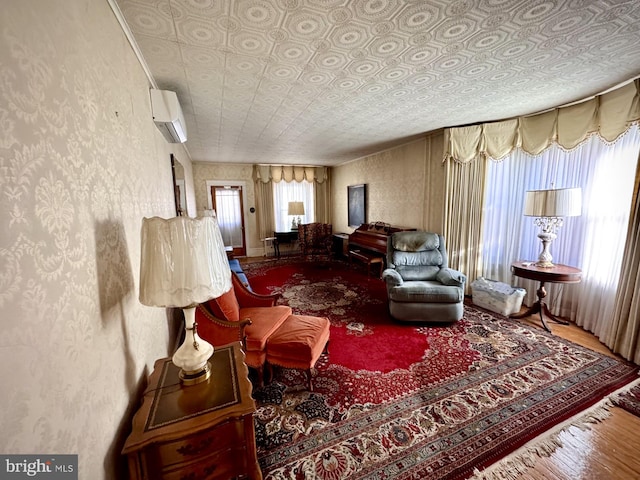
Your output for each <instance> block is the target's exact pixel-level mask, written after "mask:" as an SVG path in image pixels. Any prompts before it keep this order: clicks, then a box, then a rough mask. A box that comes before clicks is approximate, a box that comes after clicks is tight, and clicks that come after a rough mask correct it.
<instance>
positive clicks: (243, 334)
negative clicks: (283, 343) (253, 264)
mask: <svg viewBox="0 0 640 480" xmlns="http://www.w3.org/2000/svg"><path fill="white" fill-rule="evenodd" d="M231 280H232V285H233V286H232V288H231V290H229V291H228V292H227V293H225V294H223V295H222V296H220V297H218V298H214V299H213V300H209V301H208V302H206V303H202V304H200V305H198V308H196V322H197V323H198V334H199V335H200V336H201V337H202V338H203V339H204V340H206V341H207V342H209V343H211V344H212V345H213V346H214V347H215V346H221V345H226V344H228V343H231V342H237V341H241V342H243V345H244V352H245V362H246V363H247V365H249V366H250V367H252V368H255V369H256V370H257V371H258V381H259V382H260V384H262V382H263V370H264V363H265V359H266V355H267V353H266V346H267V339H268V338H269V337H270V336H271V335H272V334H273V333H274V332H275V331H276V330H277V329H278V327H280V325H282V323H283V322H284V321H285V320H286V319H287V317H289V315H291V307H288V306H286V305H276V300H277V299H278V296H279V295H260V294H257V293H254V292H252V291H251V290H249V289H247V287H245V286H244V284H243V283H242V281H241V280H240V279H239V278H238V276H237V275H236V274H235V273H233V272H232V273H231Z"/></svg>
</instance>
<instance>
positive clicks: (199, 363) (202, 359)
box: [172, 307, 213, 385]
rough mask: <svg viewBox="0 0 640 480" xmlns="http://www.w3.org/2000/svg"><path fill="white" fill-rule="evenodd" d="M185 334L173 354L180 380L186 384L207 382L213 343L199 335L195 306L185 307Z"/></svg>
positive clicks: (209, 374) (209, 375)
mask: <svg viewBox="0 0 640 480" xmlns="http://www.w3.org/2000/svg"><path fill="white" fill-rule="evenodd" d="M182 311H183V312H184V327H185V335H184V342H183V343H182V345H180V347H179V348H178V350H176V353H174V354H173V358H172V361H173V364H174V365H175V366H176V367H178V368H180V374H179V376H180V380H182V383H183V384H184V385H195V384H198V383H201V382H206V381H207V380H208V379H209V378H210V377H211V364H210V363H209V359H210V358H211V355H213V345H211V344H210V343H209V342H207V341H205V340H203V339H202V338H200V336H199V335H198V330H197V325H196V309H195V307H188V308H183V309H182Z"/></svg>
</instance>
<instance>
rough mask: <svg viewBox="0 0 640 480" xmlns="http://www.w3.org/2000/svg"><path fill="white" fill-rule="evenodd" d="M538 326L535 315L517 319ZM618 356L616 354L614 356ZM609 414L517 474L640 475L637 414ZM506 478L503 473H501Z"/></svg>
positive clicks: (579, 337) (562, 332)
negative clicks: (523, 471)
mask: <svg viewBox="0 0 640 480" xmlns="http://www.w3.org/2000/svg"><path fill="white" fill-rule="evenodd" d="M261 260H262V257H259V258H255V259H243V260H242V262H243V263H245V262H246V263H250V262H253V261H261ZM514 321H519V322H526V323H528V324H530V325H533V326H534V327H537V328H542V326H541V325H540V319H539V317H538V316H531V317H525V318H523V319H521V320H514ZM549 325H550V327H551V329H552V331H553V333H554V334H555V335H557V336H559V337H562V338H565V339H567V340H569V341H572V342H574V343H577V344H579V345H582V346H583V347H586V348H590V349H592V350H595V351H597V352H600V353H603V354H605V355H609V356H612V357H617V355H615V354H613V353H612V352H611V351H610V350H609V349H608V348H607V347H606V346H605V345H603V344H602V343H600V341H599V340H598V339H597V338H596V337H595V336H594V335H592V334H591V333H589V332H586V331H585V330H583V329H582V328H580V327H578V326H576V325H558V324H556V323H554V322H549ZM618 358H619V357H618ZM610 412H611V416H610V417H608V418H606V419H605V420H603V421H601V422H600V423H596V424H592V425H591V426H590V429H588V430H581V429H579V428H577V427H570V428H569V429H568V430H567V431H564V432H562V433H561V434H560V436H559V439H560V441H561V442H562V444H563V446H562V447H559V448H557V449H556V450H555V451H554V452H553V453H552V454H551V456H549V457H540V458H537V459H536V461H535V465H534V466H533V467H530V468H529V469H528V470H527V471H526V472H525V473H523V474H521V475H520V476H511V477H508V478H518V479H524V480H541V479H545V480H547V479H548V480H631V479H640V455H639V452H640V417H636V416H635V415H632V414H630V413H628V412H627V411H626V410H624V409H621V408H618V407H612V408H611V410H610ZM505 478H507V477H505Z"/></svg>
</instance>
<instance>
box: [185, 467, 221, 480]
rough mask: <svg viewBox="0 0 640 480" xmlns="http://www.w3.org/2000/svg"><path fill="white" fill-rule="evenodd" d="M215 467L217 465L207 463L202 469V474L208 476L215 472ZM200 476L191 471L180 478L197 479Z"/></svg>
mask: <svg viewBox="0 0 640 480" xmlns="http://www.w3.org/2000/svg"><path fill="white" fill-rule="evenodd" d="M217 468H218V465H209V466H208V467H206V468H205V469H204V474H205V475H206V476H207V477H208V476H209V475H211V474H212V473H213V472H215V471H216V469H217ZM201 478H202V477H201V476H200V475H196V473H195V472H191V473H188V474H187V475H183V476H182V477H180V480H199V479H201Z"/></svg>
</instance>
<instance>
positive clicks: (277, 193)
mask: <svg viewBox="0 0 640 480" xmlns="http://www.w3.org/2000/svg"><path fill="white" fill-rule="evenodd" d="M289 202H302V203H304V215H300V221H301V222H302V223H311V222H313V221H315V219H314V213H313V212H314V211H315V205H314V195H313V182H308V181H306V180H303V181H302V182H295V181H294V182H285V181H284V180H283V181H281V182H277V183H276V182H274V183H273V209H274V215H275V222H276V231H278V232H288V231H289V230H291V220H292V217H291V216H289V214H288V208H289Z"/></svg>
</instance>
